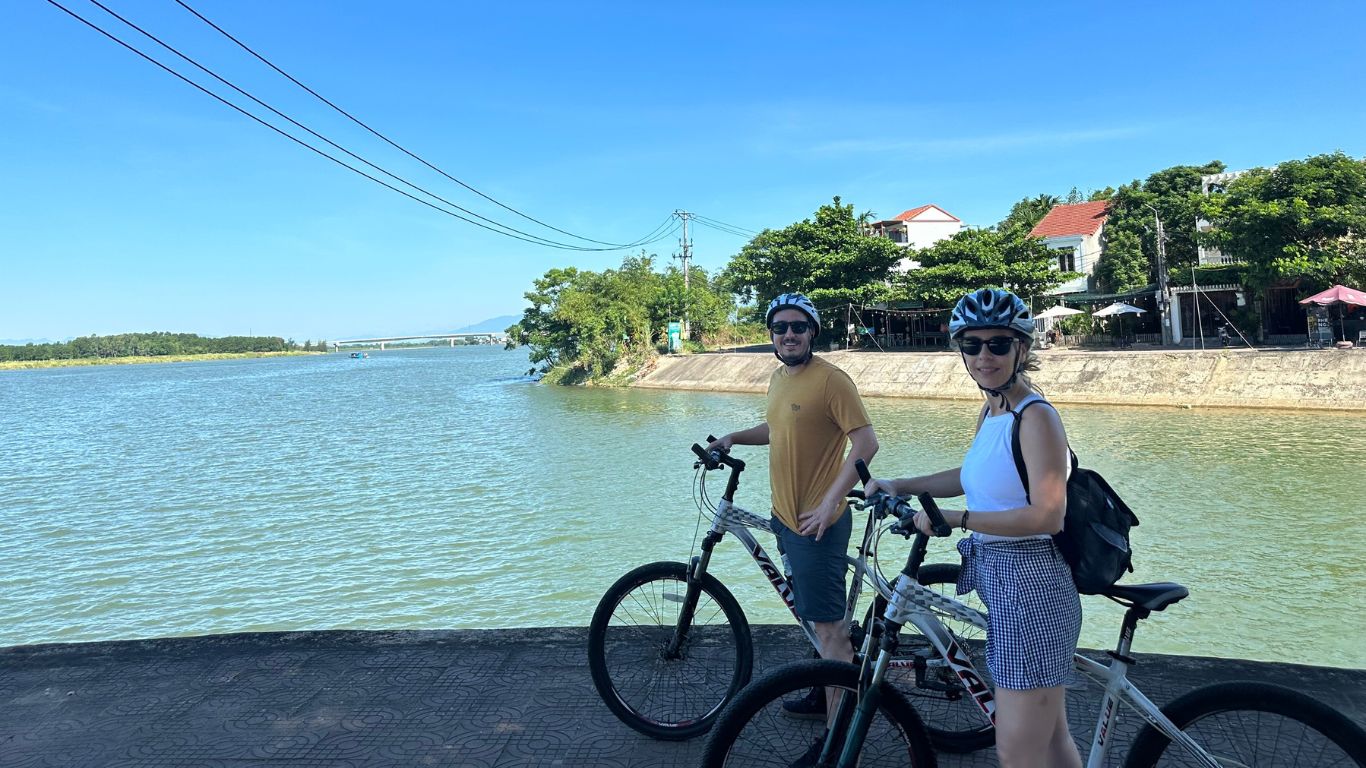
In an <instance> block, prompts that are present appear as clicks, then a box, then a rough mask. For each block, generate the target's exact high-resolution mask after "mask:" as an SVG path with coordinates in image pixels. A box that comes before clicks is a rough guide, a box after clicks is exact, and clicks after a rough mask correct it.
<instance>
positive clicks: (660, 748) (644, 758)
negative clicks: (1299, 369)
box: [0, 627, 1366, 768]
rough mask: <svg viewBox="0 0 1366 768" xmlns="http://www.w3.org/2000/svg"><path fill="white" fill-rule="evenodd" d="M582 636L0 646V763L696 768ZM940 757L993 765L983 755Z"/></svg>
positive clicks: (690, 751)
mask: <svg viewBox="0 0 1366 768" xmlns="http://www.w3.org/2000/svg"><path fill="white" fill-rule="evenodd" d="M585 637H586V630H584V629H582V628H578V629H565V628H559V629H540V630H537V629H532V630H488V631H436V632H429V631H424V632H352V631H335V632H296V633H279V634H245V635H219V636H210V637H199V638H171V639H161V640H141V641H127V642H108V643H85V644H70V645H45V646H20V647H14V648H7V649H0V767H3V768H28V767H29V766H61V767H62V768H77V767H79V766H99V767H100V768H105V767H109V768H116V767H120V766H142V767H145V768H154V767H155V768H161V767H162V766H166V767H168V768H170V767H175V768H180V767H181V766H196V767H198V766H203V767H204V768H315V767H318V768H321V767H323V766H326V767H327V768H351V767H355V768H360V767H361V766H365V767H366V768H370V767H371V766H375V767H379V766H461V768H496V767H501V766H594V767H599V766H600V767H602V768H628V767H631V768H636V767H639V768H644V767H645V766H658V767H660V768H664V767H666V766H694V765H696V764H697V759H698V756H699V754H700V752H701V747H702V740H701V739H698V740H695V741H691V742H681V743H680V742H657V741H652V740H650V739H648V738H646V737H644V736H641V735H639V734H637V733H636V732H635V731H632V730H630V729H628V728H626V727H625V726H624V725H622V724H621V723H619V722H618V721H617V720H616V719H615V718H614V717H613V716H612V714H611V713H610V712H608V710H607V708H606V707H605V706H603V704H602V703H601V701H600V700H599V699H598V696H597V694H596V692H595V691H594V690H593V685H592V682H591V681H590V680H589V676H588V669H587V662H586V660H585V653H584V643H585ZM756 651H757V653H758V654H759V658H758V659H757V660H756V666H757V668H758V669H759V670H762V669H764V668H766V667H769V666H772V665H775V664H777V663H781V662H783V661H787V660H791V659H795V658H800V657H801V656H802V655H803V653H802V649H801V644H800V641H799V638H798V637H797V636H796V635H795V634H794V632H793V631H791V629H790V628H772V627H761V628H756ZM1140 658H1141V660H1142V662H1143V663H1141V664H1140V666H1139V667H1138V668H1137V670H1136V672H1135V674H1134V675H1133V677H1134V679H1135V680H1136V681H1137V682H1138V683H1139V684H1140V685H1141V686H1142V687H1143V688H1144V690H1145V692H1146V693H1148V694H1149V695H1150V696H1151V697H1153V698H1154V699H1155V700H1157V701H1159V702H1163V701H1167V700H1169V699H1170V698H1172V697H1174V696H1176V695H1179V694H1180V693H1182V692H1184V691H1186V690H1188V689H1190V688H1192V687H1194V686H1196V685H1200V684H1203V683H1206V682H1213V681H1215V680H1222V679H1247V678H1253V679H1266V680H1270V681H1273V682H1281V683H1283V684H1287V685H1290V686H1291V687H1294V688H1298V689H1300V690H1302V691H1305V692H1306V693H1310V694H1311V695H1315V696H1318V697H1320V698H1323V699H1328V698H1330V697H1331V698H1332V699H1333V700H1334V702H1335V704H1336V705H1337V706H1339V708H1342V709H1344V710H1345V711H1347V713H1348V714H1349V715H1350V716H1352V717H1353V718H1355V719H1356V720H1357V721H1358V722H1362V721H1363V720H1366V671H1361V670H1338V669H1325V668H1317V667H1300V666H1290V665H1280V664H1258V663H1251V662H1239V661H1228V660H1217V659H1189V658H1184V657H1171V656H1141V657H1140ZM1088 698H1089V697H1088V696H1087V694H1086V693H1085V692H1082V691H1078V692H1074V693H1073V694H1072V695H1071V697H1070V699H1069V701H1070V706H1071V709H1072V710H1073V713H1074V724H1073V732H1074V733H1075V734H1077V735H1079V736H1081V735H1082V734H1087V735H1088V736H1089V731H1090V728H1091V726H1092V723H1093V722H1094V720H1093V718H1094V704H1093V703H1092V702H1090V701H1089V700H1088ZM1131 719H1132V718H1131ZM1132 729H1133V726H1132V725H1128V726H1127V728H1123V729H1122V730H1121V734H1120V738H1121V741H1122V740H1124V739H1127V738H1129V734H1131V732H1132ZM939 762H940V765H942V766H947V767H949V768H952V767H954V766H977V765H984V766H987V765H994V760H993V758H992V756H991V752H990V750H987V751H985V752H982V753H978V754H975V755H969V756H950V755H942V756H941V757H940V761H939Z"/></svg>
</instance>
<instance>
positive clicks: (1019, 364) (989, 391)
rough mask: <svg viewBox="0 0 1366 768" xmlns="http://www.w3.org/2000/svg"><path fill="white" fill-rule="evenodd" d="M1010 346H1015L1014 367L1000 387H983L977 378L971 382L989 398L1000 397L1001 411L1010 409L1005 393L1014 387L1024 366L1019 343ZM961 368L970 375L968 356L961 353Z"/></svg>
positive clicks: (970, 368)
mask: <svg viewBox="0 0 1366 768" xmlns="http://www.w3.org/2000/svg"><path fill="white" fill-rule="evenodd" d="M1012 346H1014V347H1015V365H1014V366H1013V367H1014V370H1013V371H1012V372H1011V374H1010V378H1009V379H1006V383H1004V384H1002V385H1001V386H1000V387H997V388H992V387H984V386H982V385H981V384H977V379H973V380H972V383H974V384H977V388H978V389H980V390H982V392H983V393H984V394H985V395H986V396H987V397H988V398H991V397H998V398H1000V399H1001V410H1003V411H1008V410H1010V399H1009V398H1007V397H1006V393H1007V392H1009V391H1010V390H1011V389H1014V387H1015V382H1016V381H1018V380H1019V378H1020V370H1021V369H1022V368H1023V367H1024V366H1023V361H1021V359H1020V349H1019V348H1020V345H1019V344H1014V345H1012ZM963 370H965V371H967V372H968V376H969V377H971V376H972V367H971V366H969V365H968V356H967V355H963Z"/></svg>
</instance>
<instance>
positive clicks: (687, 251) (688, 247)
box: [674, 211, 692, 340]
mask: <svg viewBox="0 0 1366 768" xmlns="http://www.w3.org/2000/svg"><path fill="white" fill-rule="evenodd" d="M674 215H675V216H677V217H678V218H680V219H682V220H683V239H682V240H681V241H680V243H681V245H682V246H683V255H682V256H675V257H674V258H677V259H682V260H683V338H684V339H685V340H686V339H687V338H689V328H688V282H689V274H688V273H690V272H691V271H692V270H691V269H690V264H689V262H690V261H691V260H692V241H691V240H689V239H688V219H691V218H692V214H691V213H688V212H687V211H674Z"/></svg>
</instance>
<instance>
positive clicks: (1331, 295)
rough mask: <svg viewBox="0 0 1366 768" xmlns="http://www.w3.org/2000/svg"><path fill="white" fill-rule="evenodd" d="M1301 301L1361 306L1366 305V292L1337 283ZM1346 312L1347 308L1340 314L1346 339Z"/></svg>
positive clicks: (1339, 321) (1343, 335) (1341, 327)
mask: <svg viewBox="0 0 1366 768" xmlns="http://www.w3.org/2000/svg"><path fill="white" fill-rule="evenodd" d="M1300 303H1301V304H1320V305H1323V306H1327V305H1330V304H1344V305H1346V304H1355V305H1356V306H1359V307H1366V293H1363V292H1362V291H1358V290H1357V289H1355V288H1348V287H1347V286H1345V285H1335V286H1333V287H1332V288H1329V289H1328V290H1326V291H1324V292H1322V293H1316V294H1314V295H1313V296H1310V297H1309V298H1307V299H1302V300H1301V301H1300ZM1345 313H1346V310H1344V311H1343V313H1342V314H1339V315H1338V327H1339V328H1340V329H1341V330H1342V337H1343V338H1344V339H1345V338H1347V326H1346V322H1347V321H1346V319H1345V318H1344V316H1343V315H1344V314H1345ZM1329 322H1330V323H1331V322H1332V321H1331V320H1330V321H1329ZM1329 328H1332V326H1331V325H1329ZM1329 333H1332V331H1331V330H1330V331H1329Z"/></svg>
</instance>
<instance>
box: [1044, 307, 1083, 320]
mask: <svg viewBox="0 0 1366 768" xmlns="http://www.w3.org/2000/svg"><path fill="white" fill-rule="evenodd" d="M1080 314H1081V310H1080V309H1072V308H1071V307H1064V306H1063V305H1061V304H1059V305H1058V306H1056V307H1049V308H1048V309H1045V310H1044V311H1042V312H1040V313H1039V314H1037V315H1035V316H1034V317H1035V318H1037V319H1040V320H1042V319H1045V318H1053V317H1067V316H1068V315H1080Z"/></svg>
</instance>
